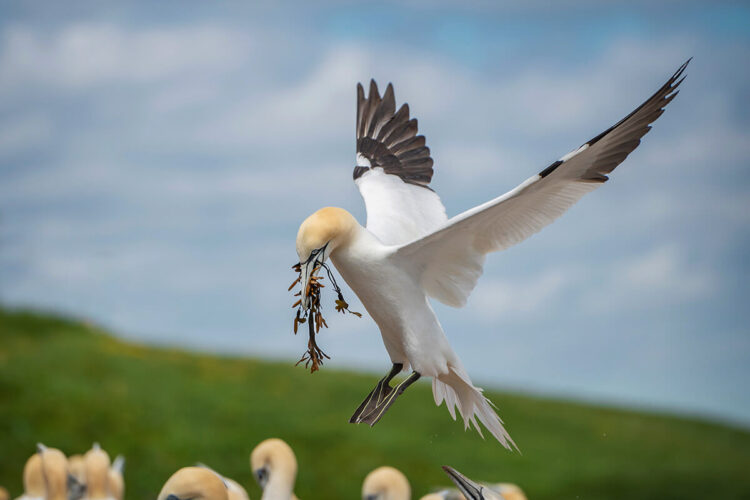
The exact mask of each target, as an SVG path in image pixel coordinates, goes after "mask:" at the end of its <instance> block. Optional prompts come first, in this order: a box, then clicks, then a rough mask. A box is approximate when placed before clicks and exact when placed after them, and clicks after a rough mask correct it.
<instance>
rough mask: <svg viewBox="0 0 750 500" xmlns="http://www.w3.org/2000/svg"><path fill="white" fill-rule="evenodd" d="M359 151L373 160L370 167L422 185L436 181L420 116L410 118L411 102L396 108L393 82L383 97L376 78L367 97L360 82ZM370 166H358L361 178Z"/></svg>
mask: <svg viewBox="0 0 750 500" xmlns="http://www.w3.org/2000/svg"><path fill="white" fill-rule="evenodd" d="M357 153H359V154H361V155H362V156H364V157H365V158H367V159H368V160H369V161H370V168H372V167H381V168H382V169H383V170H384V171H385V173H387V174H392V175H397V176H399V177H400V178H401V179H402V180H403V181H404V182H408V183H409V184H414V185H417V186H422V187H425V188H427V189H429V187H427V185H428V184H429V183H430V181H431V180H432V163H433V162H432V158H431V157H430V148H428V147H427V146H426V145H425V138H424V136H423V135H417V119H416V118H412V119H409V105H408V104H403V105H402V106H401V108H399V110H398V111H396V99H395V97H394V94H393V85H392V84H390V83H389V84H388V87H387V88H386V89H385V93H384V94H383V97H382V98H381V97H380V93H379V92H378V86H377V84H376V83H375V80H370V91H369V93H368V96H367V97H366V98H365V91H364V88H363V87H362V84H361V83H360V84H357ZM367 170H369V168H368V167H363V166H357V167H354V178H355V179H357V178H359V177H360V176H361V175H362V174H364V173H365V172H367Z"/></svg>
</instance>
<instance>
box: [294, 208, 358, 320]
mask: <svg viewBox="0 0 750 500" xmlns="http://www.w3.org/2000/svg"><path fill="white" fill-rule="evenodd" d="M358 225H359V224H358V223H357V220H356V219H355V218H354V217H353V216H352V214H350V213H349V212H347V211H346V210H344V209H343V208H336V207H326V208H321V209H320V210H318V211H317V212H315V213H314V214H312V215H311V216H310V217H308V218H307V219H305V220H304V222H302V225H301V226H300V227H299V231H298V232H297V255H298V256H299V262H300V266H301V272H302V278H301V280H300V284H301V285H302V290H303V292H304V291H306V290H307V284H308V282H309V281H310V277H311V276H312V272H313V271H314V270H315V268H316V267H318V266H319V265H321V264H323V263H324V262H325V261H326V259H328V257H330V256H331V254H333V253H334V252H335V251H336V249H338V248H340V247H341V246H345V245H347V244H348V243H349V242H350V241H351V239H352V238H353V236H354V235H355V232H356V228H357V226H358ZM302 305H303V307H305V308H306V307H307V297H306V296H305V295H304V293H303V296H302Z"/></svg>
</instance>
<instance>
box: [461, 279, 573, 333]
mask: <svg viewBox="0 0 750 500" xmlns="http://www.w3.org/2000/svg"><path fill="white" fill-rule="evenodd" d="M569 284H570V279H569V276H568V274H567V273H566V272H564V271H562V270H560V269H549V270H546V271H544V272H542V273H539V274H537V275H533V276H528V277H526V278H525V279H515V280H497V279H495V280H489V279H485V280H482V281H480V282H479V285H478V286H477V289H476V290H475V291H474V293H473V296H472V297H471V300H470V302H469V304H470V305H469V308H470V311H471V312H468V313H467V314H469V315H471V314H472V313H474V314H477V315H478V316H480V317H482V318H484V319H486V320H493V319H497V318H504V317H507V316H512V315H516V316H519V315H520V316H528V315H529V314H533V313H534V312H535V311H538V310H539V309H540V308H542V307H544V308H551V307H554V304H555V302H557V301H558V300H559V298H560V296H561V295H562V293H563V292H564V291H565V289H566V287H567V286H568V285H569Z"/></svg>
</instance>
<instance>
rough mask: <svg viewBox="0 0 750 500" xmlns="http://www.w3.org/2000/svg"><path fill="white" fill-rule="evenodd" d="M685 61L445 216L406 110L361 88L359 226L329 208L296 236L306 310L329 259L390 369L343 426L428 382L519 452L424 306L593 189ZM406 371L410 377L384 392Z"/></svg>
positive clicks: (458, 298) (670, 90)
mask: <svg viewBox="0 0 750 500" xmlns="http://www.w3.org/2000/svg"><path fill="white" fill-rule="evenodd" d="M689 62H690V61H689V60H688V61H687V62H685V64H683V65H682V66H680V68H679V69H678V70H677V72H675V74H674V75H672V77H671V78H670V79H669V80H668V81H667V82H666V83H665V84H664V85H663V86H662V87H661V88H660V89H659V90H658V91H657V92H656V93H655V94H654V95H652V96H651V97H650V98H649V99H648V100H646V102H644V103H643V104H641V105H640V106H638V108H636V109H635V110H634V111H633V112H632V113H630V114H629V115H628V116H626V117H625V118H623V119H622V120H620V121H619V122H617V123H616V124H615V125H614V126H612V127H610V128H608V129H607V130H605V131H604V132H602V133H601V134H599V135H597V136H596V137H594V138H593V139H591V140H590V141H588V142H586V143H585V144H583V145H582V146H581V147H579V148H578V149H576V150H574V151H572V152H570V153H568V154H566V155H565V156H563V157H562V158H560V159H559V160H558V161H556V162H554V163H552V164H551V165H550V166H548V167H547V168H545V169H544V170H542V171H541V172H539V173H538V174H536V175H534V176H532V177H530V178H529V179H527V180H525V181H524V182H522V183H521V184H520V185H518V186H517V187H516V188H514V189H512V190H511V191H509V192H507V193H506V194H504V195H502V196H500V197H498V198H495V199H494V200H490V201H488V202H487V203H484V204H482V205H479V206H477V207H475V208H472V209H471V210H467V211H466V212H464V213H462V214H460V215H457V216H455V217H453V218H451V219H448V218H447V217H446V214H445V208H444V207H443V204H442V203H441V201H440V198H439V197H438V195H437V194H436V193H435V192H434V191H433V190H432V189H430V188H429V187H428V184H429V183H430V180H431V179H432V173H433V170H432V165H433V162H432V158H431V157H430V150H429V148H427V146H425V138H424V136H421V135H417V120H416V118H412V119H409V106H408V104H404V105H403V106H401V108H400V109H399V110H398V111H396V101H395V97H394V94H393V86H392V85H391V84H389V85H388V87H387V88H386V91H385V93H384V94H383V96H382V98H381V97H380V94H379V93H378V88H377V85H376V84H375V81H371V82H370V91H369V95H368V96H367V97H365V95H364V89H363V88H362V85H361V84H360V85H358V86H357V131H356V133H357V161H356V166H355V167H354V182H355V184H356V185H357V187H358V188H359V191H360V193H361V194H362V197H363V198H364V201H365V205H366V208H367V226H366V227H362V226H361V225H360V224H359V223H358V222H357V221H356V219H355V218H354V217H353V216H352V215H351V214H350V213H349V212H347V211H346V210H343V209H341V208H333V207H328V208H323V209H321V210H319V211H317V212H315V213H314V214H313V215H311V216H310V217H308V218H307V219H306V220H305V221H304V222H303V223H302V225H301V226H300V228H299V232H298V234H297V254H298V256H299V259H300V266H301V267H300V273H301V274H300V278H301V284H302V301H301V306H302V309H303V310H307V309H309V308H310V307H311V306H312V299H311V296H310V294H309V290H310V288H309V287H308V284H309V283H310V279H311V278H312V276H313V274H314V272H315V270H317V269H318V268H319V267H320V266H322V265H323V264H324V263H325V261H326V259H328V258H329V257H330V258H331V260H332V261H333V264H334V265H335V266H336V269H337V270H338V271H339V273H341V276H342V277H343V278H344V279H345V280H346V282H347V283H348V284H349V286H350V287H351V289H352V290H353V291H354V293H356V294H357V296H358V297H359V299H360V300H361V301H362V304H363V305H364V307H365V309H367V312H368V313H369V314H370V316H372V318H373V319H374V320H375V322H376V323H377V325H378V327H379V328H380V333H381V335H382V337H383V343H384V344H385V347H386V350H387V351H388V354H389V355H390V358H391V361H392V362H393V367H392V369H391V370H390V372H389V373H388V374H387V375H386V376H385V377H384V378H383V379H381V380H380V381H379V382H378V384H377V385H376V387H375V388H374V389H373V390H372V392H371V393H370V394H369V395H368V396H367V398H366V399H365V400H364V401H363V402H362V404H361V405H360V406H359V408H357V410H356V412H355V413H354V415H353V416H352V418H351V419H350V422H353V423H360V422H365V423H367V424H370V425H374V424H375V423H376V422H377V421H378V420H380V418H381V417H382V416H383V414H384V413H385V411H386V410H387V409H388V408H389V407H390V405H391V404H393V401H394V400H395V399H396V397H397V396H399V395H400V394H402V393H403V392H404V390H405V389H406V388H407V387H408V386H409V385H411V384H412V383H414V382H415V381H416V380H417V379H419V378H420V377H421V376H428V377H432V392H433V395H434V397H435V403H436V404H437V405H438V406H439V405H440V404H441V403H442V402H443V401H444V400H445V401H446V404H447V406H448V411H449V412H450V414H451V416H452V417H453V418H454V419H455V418H456V415H455V408H454V407H456V406H458V410H459V412H460V413H461V416H462V417H463V419H464V424H465V427H467V428H468V427H469V426H470V424H471V423H473V424H474V426H475V427H476V429H477V431H479V432H480V434H481V429H480V427H479V424H478V422H477V420H478V421H480V422H482V424H484V426H485V427H486V428H487V429H488V430H489V431H490V433H492V435H493V436H495V438H496V439H497V440H498V441H500V443H502V444H503V446H505V447H507V448H509V449H510V447H511V445H513V446H515V443H514V442H513V440H512V439H511V438H510V436H509V434H508V433H507V431H506V430H505V429H504V428H503V425H502V421H501V420H500V418H499V417H498V416H497V414H496V413H495V411H494V410H493V405H492V403H491V402H490V401H489V400H488V399H487V398H485V397H484V396H483V395H482V390H481V389H479V388H477V387H475V386H474V385H473V384H472V382H471V379H470V378H469V375H468V373H467V372H466V370H465V369H464V366H463V364H462V363H461V360H460V359H459V358H458V356H457V355H456V354H455V353H454V352H453V349H451V346H450V344H449V343H448V339H447V338H446V336H445V333H444V332H443V329H442V328H441V326H440V323H439V321H438V319H437V317H436V316H435V313H434V312H433V310H432V307H431V306H430V302H429V298H430V297H432V298H435V299H437V300H439V301H440V302H443V303H444V304H447V305H449V306H453V307H462V306H463V305H464V304H466V300H467V298H468V297H469V294H470V293H471V291H472V290H473V289H474V287H475V285H476V283H477V280H478V279H479V276H480V275H481V274H482V266H483V264H484V258H485V255H486V254H488V253H490V252H496V251H499V250H504V249H506V248H508V247H510V246H511V245H515V244H516V243H520V242H521V241H523V240H525V239H526V238H528V237H529V236H531V235H532V234H534V233H536V232H537V231H539V230H540V229H542V228H543V227H544V226H546V225H547V224H550V223H551V222H552V221H554V220H555V219H556V218H557V217H559V216H560V215H562V214H563V213H564V212H565V211H566V210H567V209H568V208H570V207H571V206H572V205H573V204H574V203H575V202H577V201H578V200H579V199H580V198H581V197H582V196H583V195H584V194H586V193H588V192H590V191H593V190H594V189H596V188H597V187H599V186H601V185H602V184H603V183H604V182H605V181H606V180H607V179H608V177H607V174H608V173H610V172H612V170H614V168H615V167H616V166H617V165H619V164H620V163H621V162H622V161H623V160H624V159H625V158H626V157H627V156H628V154H630V153H631V152H632V151H633V150H634V149H635V148H636V147H637V146H638V144H639V143H640V139H641V137H643V136H644V135H645V134H646V133H647V132H648V131H649V130H650V128H651V127H650V126H649V124H650V123H652V122H653V121H654V120H656V119H657V118H658V117H659V116H660V115H661V114H662V112H663V109H664V107H665V106H666V105H667V104H668V103H669V102H670V101H671V100H672V99H674V97H675V96H676V95H677V93H678V91H677V90H676V89H677V87H678V86H679V85H680V83H681V82H682V79H684V77H682V74H683V72H684V71H685V68H686V67H687V64H688V63H689ZM681 77H682V79H681ZM409 367H411V369H412V370H413V372H412V374H411V375H410V376H409V377H408V378H407V379H406V380H404V381H403V382H401V383H400V384H398V385H396V386H395V387H391V386H390V381H391V380H392V379H393V378H394V377H395V376H396V375H397V374H398V373H400V372H401V371H404V370H408V368H409Z"/></svg>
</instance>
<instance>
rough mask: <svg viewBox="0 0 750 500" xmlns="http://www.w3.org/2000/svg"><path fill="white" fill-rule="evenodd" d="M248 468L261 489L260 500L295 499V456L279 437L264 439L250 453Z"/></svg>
mask: <svg viewBox="0 0 750 500" xmlns="http://www.w3.org/2000/svg"><path fill="white" fill-rule="evenodd" d="M250 468H251V469H252V471H253V476H254V477H255V480H256V481H258V484H259V485H260V487H261V489H262V490H263V496H262V497H261V499H262V500H289V499H296V498H297V497H296V496H295V495H294V481H295V480H296V479H297V458H296V457H295V456H294V451H292V448H291V447H290V446H289V445H288V444H286V443H285V442H284V441H282V440H281V439H276V438H271V439H266V440H265V441H263V442H262V443H260V444H259V445H258V446H256V447H255V449H254V450H253V452H252V453H251V454H250Z"/></svg>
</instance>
